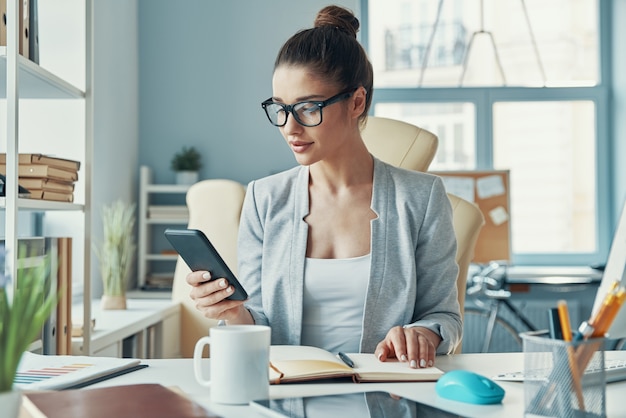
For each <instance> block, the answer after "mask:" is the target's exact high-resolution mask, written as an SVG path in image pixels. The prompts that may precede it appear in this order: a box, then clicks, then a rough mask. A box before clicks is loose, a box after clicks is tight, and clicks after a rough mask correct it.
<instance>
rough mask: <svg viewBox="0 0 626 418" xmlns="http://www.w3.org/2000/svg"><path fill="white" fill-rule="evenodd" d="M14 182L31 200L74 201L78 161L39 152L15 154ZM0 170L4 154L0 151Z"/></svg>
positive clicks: (2, 166) (2, 172)
mask: <svg viewBox="0 0 626 418" xmlns="http://www.w3.org/2000/svg"><path fill="white" fill-rule="evenodd" d="M18 163H19V164H18V183H19V185H20V186H22V187H24V188H25V189H27V190H28V193H29V195H28V197H29V198H31V199H41V200H54V201H58V202H73V201H74V184H75V183H76V182H77V181H78V170H79V169H80V161H75V160H68V159H65V158H58V157H52V156H49V155H42V154H19V158H18ZM0 173H1V174H6V154H0Z"/></svg>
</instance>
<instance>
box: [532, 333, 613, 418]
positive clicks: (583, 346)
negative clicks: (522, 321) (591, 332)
mask: <svg viewBox="0 0 626 418" xmlns="http://www.w3.org/2000/svg"><path fill="white" fill-rule="evenodd" d="M521 336H522V339H523V342H524V405H525V408H524V411H525V416H526V417H530V416H533V417H535V416H536V417H563V418H569V417H572V418H574V417H575V418H579V417H581V418H582V417H585V418H592V417H593V418H595V417H606V376H605V371H604V338H595V339H589V340H583V341H577V342H567V341H564V340H558V339H551V338H548V334H547V332H545V331H539V332H529V333H522V334H521Z"/></svg>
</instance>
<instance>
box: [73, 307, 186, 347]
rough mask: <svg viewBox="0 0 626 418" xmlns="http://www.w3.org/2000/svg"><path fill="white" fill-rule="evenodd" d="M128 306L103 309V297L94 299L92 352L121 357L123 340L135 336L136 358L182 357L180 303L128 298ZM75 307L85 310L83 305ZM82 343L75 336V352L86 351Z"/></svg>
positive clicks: (77, 310)
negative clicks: (125, 307)
mask: <svg viewBox="0 0 626 418" xmlns="http://www.w3.org/2000/svg"><path fill="white" fill-rule="evenodd" d="M126 305H127V309H123V310H106V311H103V310H102V309H100V300H97V299H96V300H93V301H92V302H91V306H92V310H93V311H92V312H93V317H94V319H95V323H96V325H95V327H94V330H93V331H92V332H91V352H92V355H94V356H102V357H122V354H123V341H124V339H126V338H129V337H135V339H136V341H134V348H133V350H132V351H133V352H134V354H132V356H133V357H141V358H145V357H148V358H171V357H180V302H174V301H172V300H157V299H128V300H127V301H126ZM72 310H73V312H79V313H82V312H83V310H82V305H76V306H75V307H72ZM77 319H78V318H77ZM79 322H82V321H80V320H79ZM82 345H83V338H82V337H75V338H72V354H75V355H80V354H83V353H82Z"/></svg>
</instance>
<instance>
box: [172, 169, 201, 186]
mask: <svg viewBox="0 0 626 418" xmlns="http://www.w3.org/2000/svg"><path fill="white" fill-rule="evenodd" d="M197 182H198V172H197V171H177V172H176V184H183V185H187V186H191V185H192V184H194V183H197Z"/></svg>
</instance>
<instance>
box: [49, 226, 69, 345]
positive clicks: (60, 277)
mask: <svg viewBox="0 0 626 418" xmlns="http://www.w3.org/2000/svg"><path fill="white" fill-rule="evenodd" d="M50 240H55V241H56V252H53V253H52V254H51V256H52V257H54V258H55V259H56V260H58V262H57V290H58V291H59V292H61V296H60V298H59V302H58V303H57V307H56V316H57V332H56V354H71V351H72V238H71V237H59V238H50Z"/></svg>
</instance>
